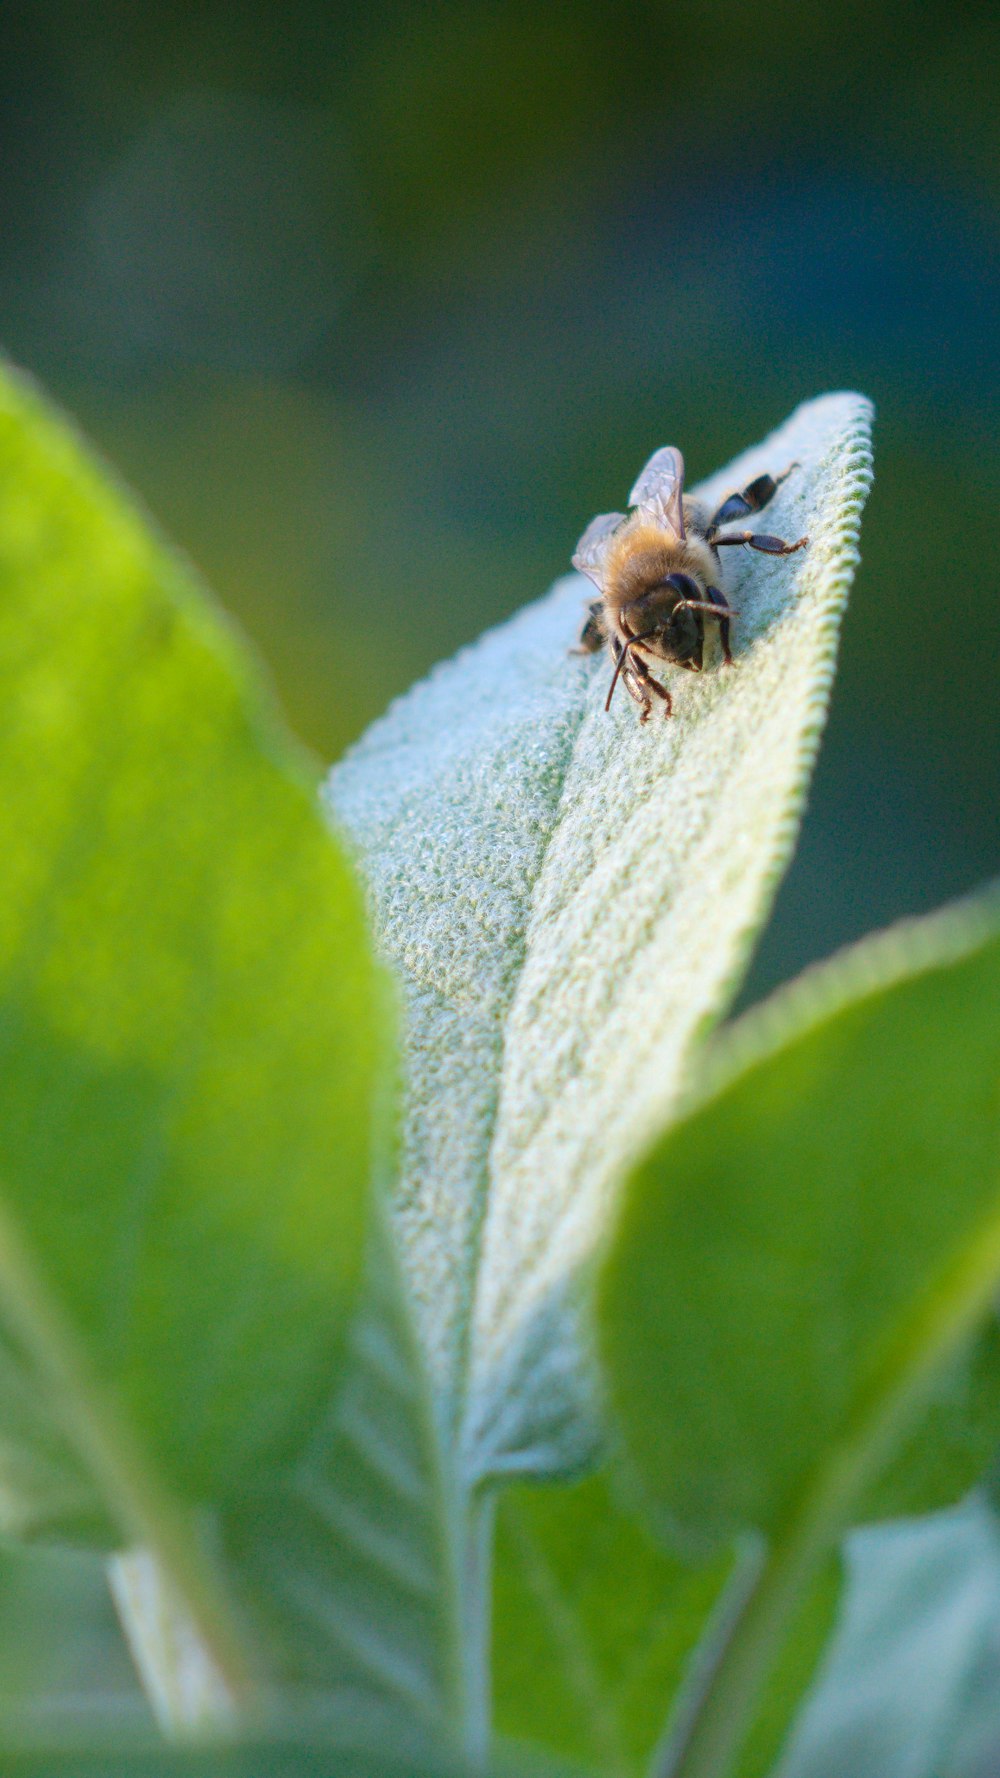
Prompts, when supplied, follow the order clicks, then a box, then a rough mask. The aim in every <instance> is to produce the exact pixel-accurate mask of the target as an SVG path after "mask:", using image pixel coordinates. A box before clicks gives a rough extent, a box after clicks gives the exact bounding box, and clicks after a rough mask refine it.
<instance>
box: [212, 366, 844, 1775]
mask: <svg viewBox="0 0 1000 1778" xmlns="http://www.w3.org/2000/svg"><path fill="white" fill-rule="evenodd" d="M869 422H870V407H869V404H868V403H867V402H866V401H865V400H864V399H863V398H862V397H860V396H854V395H837V396H828V397H824V398H822V399H820V400H819V401H816V402H812V403H809V404H807V405H806V406H805V407H803V408H801V409H800V410H799V411H798V412H797V413H796V414H794V415H793V416H792V418H791V419H790V420H789V422H788V423H787V424H786V425H785V426H784V427H782V428H781V429H780V431H779V432H778V433H777V434H776V435H775V436H774V437H773V438H772V439H769V440H767V441H765V442H764V443H763V444H762V445H760V446H758V447H756V448H755V449H753V450H751V451H748V452H747V453H746V454H745V455H744V456H743V457H741V458H740V459H739V460H738V461H737V462H735V463H733V464H731V465H730V466H729V467H728V468H727V469H724V470H722V471H720V472H719V474H718V475H717V476H715V477H713V479H712V481H711V482H710V483H708V484H707V485H706V486H705V487H704V488H703V489H702V490H700V492H701V493H702V494H703V495H704V497H705V498H706V499H708V500H712V499H721V498H722V496H723V495H724V494H726V493H728V492H729V491H731V490H732V489H733V488H734V487H737V486H741V485H743V484H745V483H746V482H747V481H748V480H749V479H751V478H752V477H753V476H755V475H757V474H759V473H760V472H761V471H763V470H764V469H767V468H770V469H776V468H777V469H783V468H785V467H786V466H787V464H788V463H789V461H790V460H792V459H798V461H799V463H800V465H801V468H800V470H799V471H797V472H796V473H795V474H794V475H793V476H791V477H790V478H789V480H788V481H787V482H786V483H785V484H784V486H783V487H782V489H781V492H780V496H779V499H778V500H776V502H775V504H774V509H773V520H772V519H771V518H769V521H768V522H769V525H770V524H772V522H773V526H774V528H775V529H781V530H783V531H784V532H785V533H786V534H787V535H788V536H789V537H795V536H798V535H799V534H800V533H802V532H805V531H808V532H809V534H810V536H811V538H812V542H811V544H810V547H809V549H808V550H805V551H803V552H802V553H800V554H798V555H795V556H793V557H792V558H790V559H789V560H788V561H784V562H775V561H774V560H773V559H770V560H765V559H764V558H763V557H762V556H759V555H758V556H750V555H745V554H743V553H742V552H733V551H730V552H729V555H728V561H727V570H726V571H727V572H728V575H729V580H728V586H729V590H730V592H731V593H732V595H733V600H734V603H736V604H738V606H739V609H740V612H741V617H740V620H739V630H738V634H737V637H736V654H737V665H736V667H735V668H734V669H733V670H731V671H725V670H723V669H722V668H721V666H719V665H718V664H717V663H716V664H712V665H710V667H709V670H707V671H706V672H705V673H703V674H702V675H701V676H700V677H699V676H696V675H694V674H689V673H683V672H680V671H676V670H675V671H674V672H673V675H672V683H673V689H674V692H675V695H676V712H677V713H676V716H675V717H674V719H673V720H672V721H671V722H663V721H655V722H651V723H649V724H648V725H647V726H646V727H641V726H640V724H639V722H638V719H637V712H636V710H635V707H634V706H633V705H632V704H631V703H629V702H628V701H627V700H626V699H624V698H620V699H619V700H618V701H617V702H616V703H615V704H613V705H612V709H611V712H610V714H608V715H606V714H605V712H604V707H603V706H604V701H605V697H606V694H607V687H608V681H609V678H610V667H609V664H608V662H607V660H606V659H603V658H602V659H600V660H595V659H590V660H584V659H581V658H579V657H577V656H574V655H573V653H572V650H573V647H574V645H575V642H576V640H577V637H578V636H579V632H580V627H581V623H582V619H583V616H584V612H585V607H586V604H587V601H588V599H589V597H591V596H592V588H591V587H590V585H589V583H588V582H585V581H584V580H582V579H581V578H579V577H571V578H568V579H566V580H563V581H560V582H559V583H558V584H557V585H556V586H555V587H554V588H553V590H552V591H551V592H550V593H549V594H548V595H547V596H546V597H545V598H543V599H541V600H540V601H538V602H537V603H536V604H534V605H531V606H529V607H528V608H527V609H525V610H524V611H523V612H521V613H520V615H519V616H517V617H515V618H514V619H513V620H512V621H511V622H510V623H508V624H505V625H504V626H503V627H501V628H500V629H498V630H495V631H493V632H491V633H489V634H488V635H486V636H484V637H483V638H482V639H481V641H479V642H478V643H477V644H476V645H475V646H474V647H472V648H470V649H468V650H466V651H464V652H463V653H462V654H460V655H459V656H458V657H457V658H456V659H455V660H453V661H451V662H449V663H448V664H447V665H444V666H442V667H441V668H439V669H438V670H437V671H436V672H435V673H433V674H432V675H431V677H430V678H429V679H428V680H427V681H425V682H424V683H423V684H422V685H419V686H417V687H416V688H415V689H414V690H413V691H412V692H410V693H409V694H408V695H407V696H406V697H404V698H403V699H402V700H400V702H399V703H397V704H395V705H394V706H393V707H392V708H391V709H390V710H389V712H388V713H387V715H386V716H385V717H384V718H383V719H382V720H381V721H380V722H378V723H376V724H375V725H374V727H373V728H372V729H371V730H370V731H369V733H368V735H367V736H366V737H365V738H364V739H363V740H362V742H361V743H360V744H359V746H358V747H357V748H356V749H355V750H354V751H353V752H352V753H351V754H350V755H349V756H348V757H347V758H346V759H345V760H344V761H343V762H342V764H341V765H340V766H338V767H337V769H336V770H335V771H334V773H333V774H332V776H331V779H330V783H329V791H328V794H329V799H330V803H331V806H332V808H333V809H334V811H335V813H336V814H337V816H338V818H339V820H340V822H341V823H342V824H343V826H344V827H345V828H346V829H347V830H348V832H349V833H350V834H351V836H352V837H353V840H354V843H355V846H356V848H357V852H358V856H359V859H360V862H361V865H362V869H363V871H364V874H365V876H366V878H367V882H368V887H369V895H370V901H371V906H372V910H373V915H374V920H375V924H376V927H377V931H378V937H379V940H380V944H381V948H382V951H383V954H384V955H385V956H386V957H387V958H388V959H389V961H390V963H391V965H392V967H393V969H394V972H395V974H396V978H397V981H398V982H399V984H400V988H401V997H402V1001H403V1026H404V1044H405V1055H404V1064H403V1066H404V1075H405V1086H406V1107H405V1116H404V1127H403V1132H402V1161H401V1167H400V1172H399V1177H398V1180H397V1183H396V1188H395V1191H394V1194H393V1204H392V1237H393V1240H394V1242H395V1244H396V1247H397V1249H398V1251H397V1253H396V1254H395V1256H394V1260H393V1263H390V1264H389V1265H388V1266H386V1265H379V1266H377V1267H376V1268H375V1271H374V1273H373V1287H372V1290H371V1292H370V1293H369V1302H368V1307H367V1309H366V1312H365V1315H364V1317H363V1318H362V1324H361V1327H360V1329H359V1338H358V1341H357V1343H356V1351H355V1355H354V1359H353V1360H352V1365H351V1371H350V1376H349V1380H348V1383H347V1387H346V1393H345V1402H344V1405H343V1406H342V1407H341V1408H340V1409H338V1410H337V1411H336V1412H335V1414H334V1416H333V1420H332V1422H331V1424H330V1425H329V1426H328V1427H327V1428H326V1429H325V1430H324V1431H323V1432H322V1433H321V1434H320V1435H319V1436H318V1438H317V1440H316V1441H315V1443H314V1445H313V1448H312V1450H311V1452H310V1454H309V1458H308V1460H307V1462H306V1463H305V1464H304V1465H303V1467H302V1468H301V1469H300V1471H299V1473H298V1475H297V1477H296V1480H295V1483H294V1487H293V1488H292V1489H291V1490H286V1492H285V1496H284V1504H283V1513H284V1517H283V1523H284V1526H285V1532H284V1536H283V1540H282V1541H281V1542H280V1543H279V1542H276V1541H274V1540H272V1541H271V1542H270V1544H269V1546H268V1547H267V1548H266V1549H265V1548H264V1547H263V1546H262V1544H261V1543H260V1540H259V1539H258V1540H256V1542H255V1532H254V1528H253V1526H252V1525H244V1526H242V1527H239V1528H238V1535H239V1536H240V1537H241V1539H242V1542H241V1547H240V1563H241V1566H242V1568H243V1569H244V1571H245V1572H248V1573H249V1572H251V1571H253V1570H256V1573H257V1576H258V1579H259V1580H260V1582H261V1587H260V1593H259V1598H261V1599H263V1600H264V1602H265V1607H264V1608H265V1610H266V1615H267V1616H268V1618H269V1620H270V1621H271V1622H272V1623H274V1624H279V1625H280V1626H281V1628H280V1632H279V1633H280V1635H281V1637H282V1640H283V1644H284V1647H285V1649H286V1652H287V1666H288V1670H289V1672H291V1673H292V1674H296V1673H297V1674H298V1675H299V1677H300V1678H301V1680H302V1682H303V1683H304V1684H306V1685H307V1686H308V1687H310V1688H313V1687H315V1686H316V1685H317V1684H320V1683H322V1682H323V1681H324V1678H325V1681H326V1683H327V1684H328V1685H332V1686H334V1687H335V1688H337V1695H338V1697H340V1698H341V1700H342V1701H343V1702H344V1707H345V1708H351V1709H356V1710H360V1711H361V1712H362V1713H364V1712H365V1711H366V1710H371V1709H372V1708H374V1707H375V1706H374V1704H373V1703H372V1699H373V1698H376V1699H378V1700H379V1701H380V1707H381V1704H382V1703H383V1702H385V1701H386V1700H388V1702H389V1705H390V1707H391V1709H393V1710H399V1711H401V1712H402V1713H403V1714H404V1715H407V1714H413V1713H416V1715H417V1716H418V1717H419V1718H420V1719H422V1720H423V1721H424V1722H426V1723H427V1724H428V1725H433V1724H434V1722H435V1719H437V1721H438V1723H439V1724H440V1723H441V1722H442V1721H443V1723H444V1724H445V1725H446V1727H447V1730H448V1732H450V1733H451V1734H453V1735H454V1734H457V1735H458V1737H459V1739H460V1740H461V1742H462V1743H463V1744H464V1745H466V1746H467V1747H469V1748H471V1749H472V1750H473V1751H474V1752H475V1753H476V1754H477V1755H479V1754H481V1752H482V1749H483V1746H484V1744H485V1741H486V1739H487V1738H488V1721H489V1706H488V1693H489V1685H488V1674H487V1672H486V1666H487V1663H488V1658H489V1657H488V1650H487V1648H486V1645H485V1641H484V1636H483V1626H484V1623H485V1621H486V1619H487V1616H488V1610H489V1607H488V1567H489V1519H490V1504H489V1494H490V1485H491V1484H494V1483H497V1482H500V1481H506V1480H509V1479H513V1478H515V1477H517V1476H529V1477H537V1476H545V1475H550V1474H565V1473H566V1472H567V1471H572V1470H573V1469H574V1468H576V1467H578V1466H580V1465H581V1464H582V1463H584V1462H585V1461H586V1460H587V1459H588V1458H589V1457H590V1456H591V1454H592V1452H593V1450H594V1446H595V1442H596V1440H597V1437H598V1426H599V1416H598V1415H597V1414H596V1413H595V1409H594V1404H593V1395H592V1391H591V1387H590V1372H589V1363H588V1357H587V1341H586V1338H585V1337H582V1336H581V1323H580V1318H579V1303H578V1295H577V1292H578V1284H579V1281H580V1279H581V1276H582V1274H583V1273H584V1272H585V1270H586V1267H587V1265H588V1262H589V1260H590V1257H591V1255H592V1253H593V1251H594V1249H595V1246H596V1245H597V1243H598V1242H599V1240H600V1238H601V1236H602V1234H603V1231H604V1229H605V1226H606V1222H607V1217H608V1213H609V1210H610V1208H611V1204H612V1200H613V1194H614V1189H615V1184H616V1181H617V1180H618V1178H619V1177H620V1175H621V1172H622V1169H623V1167H624V1165H625V1163H626V1160H627V1159H628V1157H630V1156H633V1155H634V1154H635V1153H636V1151H637V1146H638V1145H639V1144H641V1142H642V1141H643V1139H644V1138H645V1137H647V1136H648V1135H649V1134H651V1133H652V1132H653V1131H656V1130H658V1129H659V1128H661V1127H662V1124H663V1122H664V1121H665V1120H666V1119H668V1118H669V1116H670V1115H671V1110H672V1107H673V1106H674V1104H675V1103H676V1100H677V1097H678V1094H679V1092H680V1090H681V1083H682V1080H683V1077H684V1074H685V1070H686V1068H687V1066H688V1063H689V1060H690V1059H691V1057H692V1056H693V1055H694V1053H695V1052H696V1049H697V1047H698V1043H699V1039H700V1038H701V1037H702V1035H703V1033H704V1031H705V1029H706V1028H707V1026H708V1025H709V1024H710V1023H711V1021H712V1020H713V1019H714V1018H716V1017H717V1016H718V1015H719V1013H720V1012H721V1010H722V1009H723V1008H724V1006H725V1004H726V1001H727V999H728V997H729V995H730V994H731V993H732V991H733V990H734V987H735V985H736V983H737V982H738V979H739V976H740V973H741V970H742V968H743V965H744V962H745V959H746V956H747V953H748V949H749V946H750V944H751V942H752V939H753V935H754V933H755V931H756V930H757V928H758V927H759V925H760V923H761V922H762V920H763V919H764V918H765V916H766V913H767V911H768V908H769V906H770V902H771V898H772V895H773V892H774V889H775V886H776V882H777V879H778V876H779V875H780V872H781V869H782V867H783V865H784V864H785V862H786V860H787V857H788V853H789V851H790V848H791V846H792V843H793V840H794V835H795V831H796V827H797V824H798V820H799V816H800V813H801V808H802V801H803V797H804V794H805V785H806V782H807V779H808V776H809V771H810V767H811V765H812V761H813V757H814V754H815V750H816V746H817V744H818V737H819V733H820V730H821V728H822V723H823V719H824V714H825V709H826V701H827V695H828V691H829V684H830V680H831V677H832V673H833V664H834V656H835V649H836V638H837V631H838V626H839V622H840V617H841V613H842V610H843V606H844V601H845V598H846V594H847V589H848V586H849V583H850V580H851V577H852V574H853V570H854V566H855V563H856V561H857V536H858V525H859V518H860V512H861V507H862V505H863V502H864V498H865V495H866V492H867V489H868V485H869V482H870V477H871V464H870V450H869ZM625 485H626V486H627V485H628V480H627V479H626V482H625ZM613 497H614V495H613V491H610V490H609V501H610V500H611V499H613ZM567 553H568V550H567ZM724 553H725V552H724ZM734 553H735V554H738V555H739V559H738V560H736V561H733V559H732V557H733V555H734ZM668 677H670V674H669V672H668ZM385 1257H386V1256H383V1258H385ZM390 1257H391V1256H390ZM387 1280H388V1282H387ZM331 1526H336V1527H337V1528H338V1531H339V1536H340V1542H339V1545H338V1548H337V1551H336V1553H334V1551H333V1546H332V1544H331V1540H330V1537H329V1534H328V1530H329V1527H331ZM265 1571H266V1572H265Z"/></svg>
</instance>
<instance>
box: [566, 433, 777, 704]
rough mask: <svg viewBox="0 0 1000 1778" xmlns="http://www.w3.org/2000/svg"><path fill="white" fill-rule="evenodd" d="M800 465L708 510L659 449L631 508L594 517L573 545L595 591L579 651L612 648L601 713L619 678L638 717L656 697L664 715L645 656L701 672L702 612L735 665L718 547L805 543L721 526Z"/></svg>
mask: <svg viewBox="0 0 1000 1778" xmlns="http://www.w3.org/2000/svg"><path fill="white" fill-rule="evenodd" d="M797 468H798V464H797V463H790V464H789V466H788V468H787V469H786V470H785V471H784V472H783V474H781V475H778V476H772V475H758V476H757V477H756V479H755V480H754V481H752V482H750V483H749V484H748V486H747V487H745V488H744V489H743V492H742V493H741V494H729V495H728V496H727V498H726V499H725V500H723V502H722V505H721V506H719V507H718V508H717V509H716V511H715V512H714V513H709V511H708V509H707V507H704V506H702V505H701V504H700V503H699V502H698V501H697V500H693V499H692V498H691V496H690V495H689V494H685V492H684V459H683V457H682V456H681V453H680V451H678V450H676V449H675V447H674V446H673V445H664V447H663V449H662V450H659V451H654V453H653V455H652V456H651V457H650V459H649V462H648V463H647V464H646V467H645V469H643V471H642V472H641V474H640V476H639V479H638V481H637V482H636V484H635V487H634V488H633V489H632V492H631V494H630V495H629V507H630V509H631V510H630V511H629V513H628V514H627V515H626V514H625V513H623V512H605V513H601V515H600V517H599V518H596V519H592V520H591V523H590V524H589V525H588V526H587V529H586V530H585V532H584V533H583V536H582V537H581V539H580V541H579V543H578V544H577V546H576V550H575V552H574V555H573V566H574V568H576V569H578V571H579V572H580V573H581V574H585V575H586V576H587V577H588V579H589V580H592V581H593V583H594V585H595V586H596V588H597V590H598V592H599V593H600V595H601V596H600V598H599V599H595V600H594V602H593V604H592V605H591V606H590V610H589V615H588V617H587V621H586V623H585V625H584V627H583V634H582V635H581V637H580V651H581V652H582V653H584V654H596V653H597V651H598V650H599V649H601V648H603V647H604V646H605V644H607V646H608V648H609V649H610V651H611V657H612V659H613V661H614V663H615V670H614V674H613V676H612V680H611V686H610V689H609V691H608V696H607V701H606V703H605V705H604V708H605V710H609V709H610V708H611V699H612V697H613V696H614V691H615V686H616V685H617V684H618V680H619V678H621V681H622V684H623V685H624V686H625V688H626V690H627V691H628V692H630V693H631V695H632V697H633V698H634V699H635V701H636V703H637V704H638V705H639V707H640V712H639V720H640V722H646V721H648V719H649V713H650V711H651V709H652V708H653V697H654V696H656V697H658V698H661V699H662V700H663V703H664V706H665V709H664V712H663V713H664V716H669V715H670V714H671V712H672V710H673V702H672V699H671V696H670V693H669V691H668V690H667V688H666V686H665V685H661V684H660V682H659V680H658V679H654V678H653V675H652V674H651V672H650V671H649V667H648V666H647V664H646V659H645V658H644V657H646V656H648V657H650V658H651V659H653V660H660V661H672V662H674V663H675V664H676V665H677V666H680V667H687V668H688V669H689V670H690V671H691V672H694V673H700V672H701V668H702V661H703V656H704V647H705V620H706V618H708V619H711V620H712V621H713V622H714V623H717V624H718V626H719V640H720V642H721V644H722V656H723V660H724V662H725V664H726V665H727V666H732V664H733V656H732V650H731V648H730V646H729V626H730V623H731V622H732V619H733V618H734V617H738V616H739V613H738V612H737V611H734V610H733V607H732V606H731V605H730V603H729V601H728V599H727V598H726V596H725V594H724V593H723V592H722V590H721V589H720V587H719V585H718V582H719V581H720V580H721V578H722V565H721V557H720V555H719V551H720V550H721V549H723V548H726V547H727V546H731V545H733V544H745V545H747V546H748V547H749V548H750V549H759V550H763V551H764V554H765V555H769V556H790V555H792V554H793V553H794V552H795V550H797V549H804V548H805V546H806V544H807V543H808V542H809V539H808V537H800V538H799V540H798V542H797V543H785V542H783V540H782V539H781V538H780V537H772V536H770V535H769V534H768V533H766V532H759V531H757V532H755V531H729V532H727V533H726V535H725V536H724V537H722V536H720V535H719V529H720V526H722V525H728V524H731V523H732V521H733V520H734V519H744V518H746V517H747V515H748V514H749V513H754V512H761V511H762V510H763V508H764V507H765V506H766V505H767V504H768V502H769V501H770V500H773V498H774V495H775V493H776V492H777V490H778V488H780V486H781V484H782V482H783V481H784V480H785V478H786V477H787V476H789V475H790V474H791V472H792V470H793V469H797Z"/></svg>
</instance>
